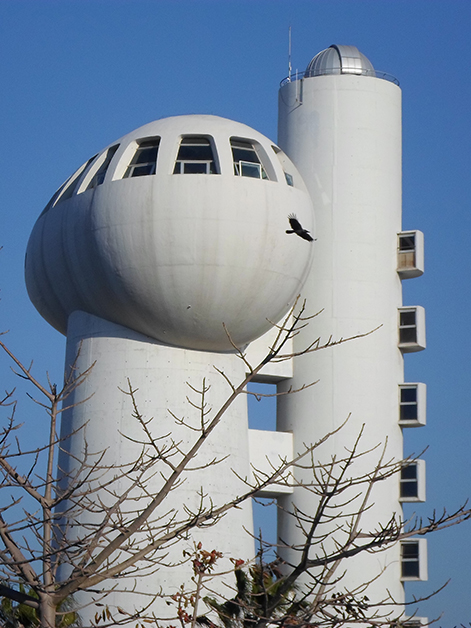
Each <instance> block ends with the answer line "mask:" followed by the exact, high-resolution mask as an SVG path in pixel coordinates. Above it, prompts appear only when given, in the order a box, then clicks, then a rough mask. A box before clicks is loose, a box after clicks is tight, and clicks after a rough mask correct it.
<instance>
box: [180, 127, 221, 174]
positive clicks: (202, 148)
mask: <svg viewBox="0 0 471 628" xmlns="http://www.w3.org/2000/svg"><path fill="white" fill-rule="evenodd" d="M173 174H218V172H217V168H216V163H215V160H214V152H213V147H212V146H211V142H210V141H209V139H208V138H207V137H200V136H196V135H188V136H186V137H184V138H182V141H181V142H180V148H179V149H178V155H177V160H176V162H175V168H174V169H173Z"/></svg>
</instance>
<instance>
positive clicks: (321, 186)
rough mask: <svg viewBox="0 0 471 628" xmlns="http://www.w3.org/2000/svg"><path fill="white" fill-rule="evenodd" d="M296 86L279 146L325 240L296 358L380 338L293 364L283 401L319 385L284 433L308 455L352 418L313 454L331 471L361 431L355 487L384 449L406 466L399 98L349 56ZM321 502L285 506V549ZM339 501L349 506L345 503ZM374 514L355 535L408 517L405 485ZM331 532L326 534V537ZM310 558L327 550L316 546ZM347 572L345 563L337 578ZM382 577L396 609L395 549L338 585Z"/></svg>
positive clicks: (286, 418) (322, 63)
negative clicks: (326, 346) (301, 520)
mask: <svg viewBox="0 0 471 628" xmlns="http://www.w3.org/2000/svg"><path fill="white" fill-rule="evenodd" d="M293 78H294V80H293V79H291V80H287V81H286V82H284V84H282V87H281V89H280V92H279V145H280V147H281V148H282V149H283V150H284V151H285V152H286V153H287V154H288V156H289V157H290V158H291V159H292V161H293V162H294V163H295V165H296V166H297V168H298V169H299V171H300V173H301V175H302V177H303V179H304V181H305V183H306V185H307V187H308V189H309V192H310V194H311V198H312V200H313V204H314V210H315V212H316V221H317V226H318V230H317V238H318V241H317V243H316V244H317V246H316V252H315V262H314V264H313V267H312V270H311V272H310V274H309V277H308V280H307V282H306V284H305V287H304V289H303V292H302V294H303V296H304V297H305V298H306V300H307V307H308V310H309V312H310V313H312V314H313V313H315V312H318V311H320V310H322V312H321V313H320V314H319V316H318V317H317V318H316V319H315V320H314V321H312V322H311V324H310V326H309V327H308V328H307V329H305V330H303V331H302V333H300V334H299V335H298V336H297V337H296V338H295V339H294V346H295V351H297V350H300V349H302V348H304V347H306V346H307V344H308V343H309V341H312V340H314V339H315V338H316V337H318V336H321V338H322V340H323V341H327V340H328V339H329V337H331V336H332V337H333V339H339V338H341V337H343V338H346V337H349V336H354V335H356V334H364V333H366V332H369V331H371V330H373V329H375V328H378V329H377V330H376V331H375V332H374V333H372V334H371V335H370V336H367V337H366V338H363V339H358V340H354V341H351V342H347V343H346V344H345V345H342V346H340V347H337V348H333V349H330V350H325V351H321V352H318V353H313V354H310V355H305V356H303V357H299V358H295V359H294V377H293V379H291V380H289V381H288V382H287V383H286V382H284V383H282V384H280V387H281V389H282V390H284V389H286V388H287V387H288V386H292V387H293V388H294V389H296V388H299V387H301V386H302V385H303V384H306V383H308V382H311V381H314V380H318V379H319V380H320V381H319V383H318V384H317V385H316V386H313V387H312V388H309V389H308V390H306V391H303V392H302V393H300V394H296V395H286V396H282V397H280V399H279V406H278V418H277V421H278V424H277V425H278V430H281V431H292V432H293V435H294V442H295V451H301V450H302V449H303V444H304V443H314V442H316V441H317V440H319V438H321V437H323V436H324V435H325V434H327V433H329V432H331V431H333V430H335V429H336V428H338V427H339V426H340V425H341V424H342V423H343V422H344V421H345V420H346V419H347V418H348V417H350V418H349V420H348V422H347V424H346V425H345V427H343V428H342V429H341V430H340V431H339V432H338V433H337V434H336V435H335V436H333V437H332V438H330V439H329V440H328V442H327V443H325V444H324V445H323V446H322V447H321V448H320V449H319V450H318V451H316V460H317V461H319V462H322V461H324V462H326V463H328V462H330V460H331V458H332V457H336V458H337V459H338V458H341V457H344V456H345V455H347V452H348V451H349V450H351V448H352V447H353V445H354V443H355V441H356V439H357V438H358V436H359V434H360V432H361V431H362V427H363V426H364V429H363V435H362V437H361V440H360V446H359V450H360V451H365V450H368V449H371V448H374V447H377V446H378V445H379V447H377V448H376V449H374V451H372V452H371V453H369V454H368V455H366V456H365V457H364V458H362V459H360V460H358V461H357V462H355V464H354V465H353V467H352V469H351V471H350V473H351V474H352V475H353V476H355V475H361V474H362V473H365V472H371V471H372V470H373V469H374V467H375V464H377V462H378V461H379V459H380V455H381V451H382V446H383V445H384V444H385V443H386V454H385V458H384V460H385V461H389V460H391V459H395V460H396V461H400V460H401V458H402V434H401V428H400V426H399V424H398V416H399V409H398V405H399V401H398V385H399V384H400V383H402V382H403V358H402V354H401V351H400V349H399V348H398V308H399V307H400V306H401V302H402V301H401V299H402V293H401V281H400V278H399V276H398V273H397V234H398V232H400V230H401V90H400V89H399V87H398V85H397V84H396V83H395V82H393V81H391V80H385V78H384V77H379V76H377V75H376V73H375V71H374V69H373V66H372V65H371V63H370V62H369V61H368V59H366V57H365V56H364V55H362V54H361V53H360V52H359V51H358V50H357V49H356V48H355V47H353V46H332V47H330V48H328V49H327V50H325V51H323V52H321V53H319V54H318V55H317V56H316V57H314V59H313V60H312V61H311V63H310V64H309V66H308V68H307V70H306V72H305V73H304V74H303V75H302V76H297V77H293ZM295 474H296V475H297V477H296V479H297V480H298V481H299V482H307V481H309V473H308V472H304V473H303V472H302V471H301V470H295ZM352 491H353V493H355V489H352ZM353 493H350V494H349V497H351V496H352V494H353ZM316 500H317V498H316V497H315V496H314V495H312V494H311V493H310V492H309V491H308V490H306V489H305V488H297V489H296V488H295V489H294V495H293V496H287V497H282V498H280V502H281V505H282V508H281V510H280V514H279V537H280V539H284V540H287V539H289V541H290V542H291V543H294V544H299V543H302V541H303V539H302V534H301V532H300V530H299V527H298V526H297V524H296V520H295V518H294V517H293V516H291V514H290V513H291V512H292V511H293V504H295V505H296V507H297V508H299V509H300V510H301V511H303V512H305V513H311V514H312V513H313V512H314V509H315V507H316V503H317V501H316ZM339 501H340V500H339ZM341 501H343V502H345V495H344V496H342V499H341ZM358 504H359V501H358V500H355V501H354V502H353V504H352V503H351V504H349V505H345V506H344V507H343V508H339V509H338V510H337V514H336V515H335V512H332V511H331V512H330V514H331V515H332V514H333V515H334V516H335V517H336V519H334V520H333V521H332V522H331V524H330V525H331V529H332V530H333V529H335V528H336V527H337V525H338V524H339V523H340V521H341V517H342V516H345V515H346V514H347V513H349V512H350V513H352V512H354V511H355V508H356V507H357V506H358ZM369 504H370V505H369V509H368V510H367V511H366V512H365V513H364V514H363V515H362V517H361V521H360V529H359V532H362V531H363V532H370V531H372V530H375V529H378V523H383V524H386V523H387V522H388V520H389V519H390V518H391V517H392V516H393V515H394V514H396V515H400V513H401V512H402V511H401V503H400V501H399V481H398V477H397V475H396V476H393V477H391V478H389V479H387V480H384V481H383V482H381V483H380V484H379V485H378V486H377V487H376V488H375V489H374V491H373V493H372V496H371V499H370V501H369ZM344 521H345V520H344ZM327 531H328V526H324V528H323V529H322V530H321V532H324V533H325V532H327ZM334 537H335V535H334ZM338 540H339V541H343V540H345V536H344V537H343V538H339V539H338ZM327 543H328V541H327ZM313 552H317V553H319V552H322V550H321V549H319V547H317V548H314V550H313ZM287 557H288V559H289V560H290V561H293V560H296V553H295V552H294V551H291V552H290V551H288V552H287ZM344 569H345V564H343V565H342V569H341V572H338V573H337V576H340V575H341V573H342V572H343V570H344ZM376 577H378V578H377V579H376V580H375V581H374V582H372V583H371V584H370V585H369V587H368V592H367V594H368V597H369V598H370V600H371V601H374V602H378V601H380V600H384V599H385V598H387V596H388V591H389V592H390V593H391V595H392V596H393V597H394V599H395V600H396V601H399V602H400V601H401V600H403V587H402V584H401V573H400V549H399V547H394V548H392V549H390V550H388V551H386V552H380V553H366V554H365V553H363V554H362V555H361V556H358V557H356V558H355V559H353V562H352V561H348V566H347V573H346V574H345V575H344V577H343V578H342V579H341V580H340V581H339V582H338V583H337V585H336V586H337V587H338V589H341V590H344V591H354V590H355V588H356V587H357V586H358V585H360V584H362V583H365V582H366V581H369V580H374V579H375V578H376Z"/></svg>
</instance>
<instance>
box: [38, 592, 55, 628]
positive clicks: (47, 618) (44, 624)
mask: <svg viewBox="0 0 471 628" xmlns="http://www.w3.org/2000/svg"><path fill="white" fill-rule="evenodd" d="M39 617H40V626H41V628H55V626H56V606H55V605H54V604H53V602H52V599H51V596H49V595H47V594H46V595H41V596H40V602H39Z"/></svg>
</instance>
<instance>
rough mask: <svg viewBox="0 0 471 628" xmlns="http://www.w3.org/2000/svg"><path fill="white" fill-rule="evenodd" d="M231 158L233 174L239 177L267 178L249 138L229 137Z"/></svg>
mask: <svg viewBox="0 0 471 628" xmlns="http://www.w3.org/2000/svg"><path fill="white" fill-rule="evenodd" d="M231 148H232V158H233V160H234V174H236V175H238V176H240V177H252V178H253V179H268V175H267V173H266V170H265V168H264V167H263V165H262V163H261V161H260V158H259V156H258V153H257V151H256V149H255V146H254V144H253V143H252V142H250V141H249V140H238V139H235V138H231Z"/></svg>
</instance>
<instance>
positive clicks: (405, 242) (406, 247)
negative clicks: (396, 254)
mask: <svg viewBox="0 0 471 628" xmlns="http://www.w3.org/2000/svg"><path fill="white" fill-rule="evenodd" d="M399 250H400V251H414V250H415V236H414V235H407V236H399Z"/></svg>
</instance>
